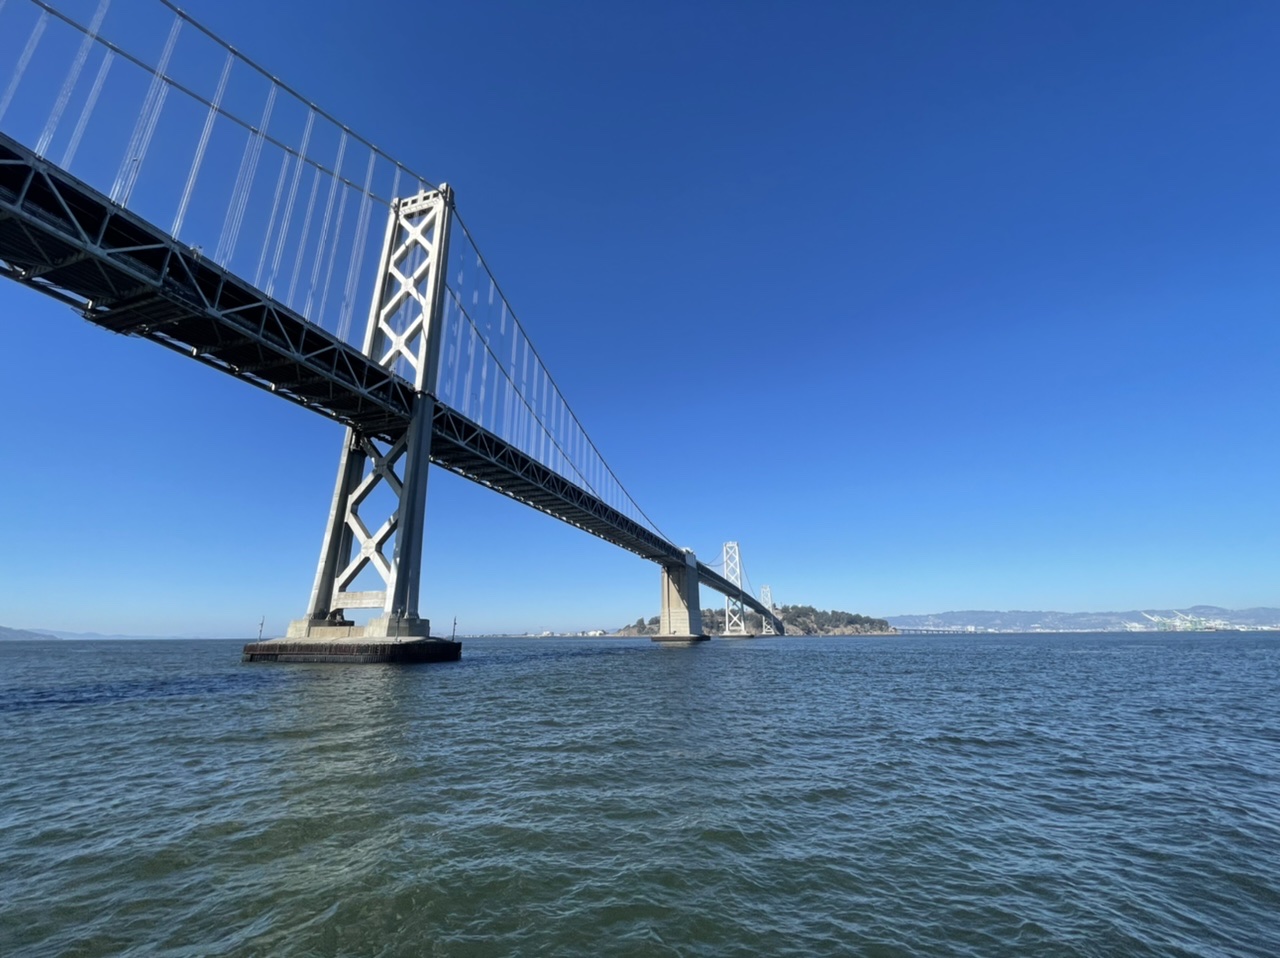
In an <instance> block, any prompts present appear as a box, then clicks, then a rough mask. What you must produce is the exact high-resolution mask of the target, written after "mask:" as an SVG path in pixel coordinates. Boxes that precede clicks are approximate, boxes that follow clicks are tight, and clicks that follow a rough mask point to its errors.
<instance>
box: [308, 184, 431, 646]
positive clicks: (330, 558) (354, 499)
mask: <svg viewBox="0 0 1280 958" xmlns="http://www.w3.org/2000/svg"><path fill="white" fill-rule="evenodd" d="M452 216H453V191H452V190H451V189H449V187H448V186H445V185H441V186H440V188H439V189H435V190H430V191H424V192H422V193H419V194H418V195H416V196H411V197H407V198H404V199H399V200H396V201H395V202H394V204H393V206H392V209H391V214H390V216H389V217H388V220H387V234H386V240H385V242H384V244H383V250H382V257H381V260H380V265H379V269H378V276H379V282H378V286H377V289H376V291H375V293H374V297H373V303H372V305H371V308H370V310H369V323H368V327H367V328H366V330H365V338H364V353H365V355H367V356H369V357H370V358H371V359H374V360H376V361H377V363H378V364H379V365H381V366H382V367H384V368H385V369H387V370H388V371H389V372H396V373H398V374H401V375H403V376H404V377H405V378H406V379H409V380H411V381H412V383H413V386H414V405H413V414H412V418H411V420H410V424H409V428H408V429H407V430H406V431H405V432H404V433H403V434H401V435H400V436H398V437H396V438H395V439H394V441H392V442H390V443H388V442H387V441H386V440H385V439H379V438H377V437H374V436H370V435H365V434H364V433H361V432H359V431H357V430H356V429H353V428H351V427H348V428H347V431H346V437H345V439H344V442H343V446H342V454H341V456H340V458H339V462H338V480H337V485H336V487H335V489H334V493H333V505H332V506H331V507H330V510H329V521H328V524H327V526H326V528H325V535H324V544H323V545H322V546H321V549H320V563H319V567H318V568H317V570H316V579H315V585H314V587H313V588H312V590H311V601H310V604H309V606H308V608H307V615H306V617H305V618H303V619H298V620H296V621H294V622H293V623H291V624H290V626H289V633H288V637H289V638H293V639H307V638H310V639H341V638H347V637H350V638H353V639H363V640H371V639H372V640H377V639H380V638H385V639H389V640H400V641H405V640H410V639H421V638H425V637H428V636H429V635H430V621H429V620H428V619H426V618H423V617H422V616H421V615H420V614H419V608H418V587H419V580H420V578H421V571H422V539H423V518H424V513H425V510H426V499H427V470H428V466H429V465H430V462H431V436H432V421H433V419H434V416H435V411H436V402H437V398H436V397H437V382H436V377H437V375H438V370H439V366H440V341H441V328H442V323H443V303H444V292H445V277H444V272H445V264H446V263H447V262H448V256H449V228H450V220H451V219H452ZM375 493H377V495H378V498H377V499H376V500H375V499H374V498H373V495H374V494H375ZM387 493H390V496H389V497H388V495H387ZM375 501H376V502H379V503H381V504H382V506H383V509H382V510H381V511H374V505H373V504H374V502H375ZM388 503H390V507H389V508H388V507H387V504H388ZM366 507H367V508H368V509H369V511H371V512H373V514H372V515H364V514H362V513H363V512H364V511H365V510H366ZM384 512H385V513H386V514H383V513H384ZM389 549H390V550H391V551H390V554H388V550H389ZM370 571H372V573H373V574H372V575H370ZM362 574H363V577H364V579H365V580H369V579H374V580H375V586H376V585H381V588H377V587H375V588H367V587H366V588H360V587H358V586H357V579H360V578H361V576H362ZM351 609H369V610H373V611H374V615H373V617H372V618H371V619H370V620H369V621H368V622H367V623H366V624H365V625H363V626H357V625H355V624H354V623H353V622H352V621H350V620H349V619H347V617H346V615H345V613H346V612H347V611H348V610H351Z"/></svg>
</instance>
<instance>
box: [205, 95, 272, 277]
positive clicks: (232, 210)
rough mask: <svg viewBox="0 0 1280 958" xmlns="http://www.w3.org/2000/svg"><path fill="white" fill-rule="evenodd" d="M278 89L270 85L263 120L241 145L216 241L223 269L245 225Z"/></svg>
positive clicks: (217, 257) (218, 259)
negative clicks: (220, 231) (229, 200)
mask: <svg viewBox="0 0 1280 958" xmlns="http://www.w3.org/2000/svg"><path fill="white" fill-rule="evenodd" d="M278 89H279V87H277V86H276V84H275V83H272V84H271V89H270V91H269V92H268V93H267V105H266V106H265V107H263V109H262V120H261V122H260V123H259V124H258V126H257V127H256V128H254V130H253V131H252V132H251V133H250V134H249V139H248V141H247V142H246V143H245V145H244V155H243V156H242V157H241V158H240V173H239V175H238V176H237V177H236V185H235V188H234V189H233V190H232V194H231V195H232V200H231V205H230V206H229V207H228V208H227V218H226V219H225V220H224V221H223V223H222V236H221V238H220V239H219V240H218V251H217V253H216V254H215V255H214V259H215V260H216V261H217V262H218V263H220V264H221V265H223V266H226V265H227V264H228V263H230V262H231V255H232V254H233V253H234V252H235V248H236V240H238V239H239V238H240V226H241V224H243V223H244V210H245V207H246V206H247V205H248V203H249V192H250V190H252V188H253V178H254V175H255V174H256V173H257V172H258V157H259V156H260V155H261V154H262V138H263V136H264V135H265V133H266V129H267V124H269V123H270V122H271V110H272V108H273V107H275V103H276V90H278Z"/></svg>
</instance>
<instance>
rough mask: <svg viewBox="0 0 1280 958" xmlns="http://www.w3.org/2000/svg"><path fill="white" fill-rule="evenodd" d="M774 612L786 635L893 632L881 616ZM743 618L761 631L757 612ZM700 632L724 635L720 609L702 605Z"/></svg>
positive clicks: (651, 628) (787, 608)
mask: <svg viewBox="0 0 1280 958" xmlns="http://www.w3.org/2000/svg"><path fill="white" fill-rule="evenodd" d="M777 611H778V618H780V619H781V620H782V624H783V625H784V626H785V627H786V630H787V635H867V634H874V633H884V632H892V631H893V629H892V628H891V627H890V626H889V623H888V622H886V621H885V620H884V619H874V618H872V617H870V616H866V615H859V614H858V613H856V612H839V611H835V610H832V611H823V610H821V609H815V608H814V607H813V606H811V605H784V606H780V607H779V608H778V610H777ZM744 619H745V621H746V626H747V631H748V632H750V633H752V634H753V635H762V634H763V633H764V625H763V623H762V622H761V619H760V615H759V614H758V613H755V612H747V613H746V615H745V616H744ZM658 622H659V619H658V616H656V615H655V616H653V617H652V618H650V619H648V620H646V619H644V618H643V617H641V618H639V619H636V621H635V622H633V623H632V624H631V625H628V626H626V627H625V628H621V629H619V630H618V631H617V632H616V633H615V634H616V635H657V634H658ZM702 631H703V632H705V633H707V634H708V635H722V634H724V609H722V608H704V609H703V610H702Z"/></svg>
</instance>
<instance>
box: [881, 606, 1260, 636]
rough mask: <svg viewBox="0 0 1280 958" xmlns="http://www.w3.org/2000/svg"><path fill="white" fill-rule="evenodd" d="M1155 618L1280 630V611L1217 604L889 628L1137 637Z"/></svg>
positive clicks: (986, 617)
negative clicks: (1127, 635) (1112, 634)
mask: <svg viewBox="0 0 1280 958" xmlns="http://www.w3.org/2000/svg"><path fill="white" fill-rule="evenodd" d="M1144 613H1145V614H1144ZM1148 616H1150V618H1148ZM1152 619H1157V620H1162V621H1163V622H1165V623H1170V624H1174V623H1188V622H1189V620H1194V621H1196V622H1198V623H1201V624H1203V625H1207V626H1213V627H1217V628H1234V629H1240V628H1244V629H1264V628H1280V609H1272V608H1258V609H1223V608H1221V607H1219V606H1216V605H1194V606H1191V607H1190V608H1186V609H1141V610H1139V609H1135V610H1133V611H1131V612H1029V611H1020V610H1016V609H1015V610H1013V611H1010V612H987V611H979V610H970V611H965V612H934V613H930V614H929V615H891V616H889V624H890V625H892V626H893V627H894V628H895V629H969V628H972V629H974V630H976V631H979V632H1133V631H1155V630H1158V629H1160V628H1161V625H1160V622H1153V621H1152ZM1166 627H1167V626H1166Z"/></svg>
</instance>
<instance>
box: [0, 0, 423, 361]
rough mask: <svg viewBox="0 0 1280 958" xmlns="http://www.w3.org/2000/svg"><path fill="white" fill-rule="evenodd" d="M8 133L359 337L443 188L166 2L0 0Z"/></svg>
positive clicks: (0, 98) (1, 113)
mask: <svg viewBox="0 0 1280 958" xmlns="http://www.w3.org/2000/svg"><path fill="white" fill-rule="evenodd" d="M0 128H3V129H4V131H5V132H6V133H8V134H9V135H10V136H12V137H13V138H15V139H17V140H18V141H20V142H22V143H25V144H26V145H27V146H28V147H30V148H32V149H33V150H34V151H35V152H36V153H37V154H39V155H41V156H43V157H44V158H46V159H47V160H49V161H50V162H52V163H55V164H57V165H58V166H60V167H61V168H62V169H64V170H67V171H68V172H70V173H72V174H73V175H75V176H77V177H79V178H80V179H81V180H83V181H85V182H86V183H88V184H89V185H90V186H92V187H94V188H95V189H97V190H99V191H100V192H103V193H105V194H107V195H108V196H109V197H110V198H111V199H112V200H114V201H115V202H117V203H119V204H120V205H121V206H124V207H127V208H128V209H129V210H131V211H132V212H134V213H136V214H138V215H139V216H142V217H143V218H144V219H146V220H148V221H149V222H151V223H154V224H155V225H157V226H159V227H161V228H163V229H165V230H167V231H168V232H169V233H170V234H171V235H172V236H174V237H175V238H176V239H178V240H180V241H181V242H183V243H184V244H186V245H188V246H189V247H191V248H193V249H196V250H198V251H199V252H200V254H201V255H202V256H204V257H206V258H208V259H211V260H213V261H214V262H216V263H217V264H218V265H220V266H223V267H225V268H227V269H229V270H231V271H232V272H234V273H236V274H237V275H239V276H240V277H242V278H244V279H246V280H248V281H249V282H251V283H252V284H253V285H254V286H255V287H257V288H258V289H260V290H261V291H263V292H264V293H266V294H267V295H268V296H270V297H271V298H273V299H275V300H276V301H278V302H281V303H284V304H285V305H286V306H289V307H290V308H292V309H294V310H295V311H296V312H298V313H300V314H301V315H303V316H305V317H306V318H307V319H308V320H310V321H311V322H313V323H315V324H317V325H319V326H322V327H324V328H325V329H327V330H328V331H329V332H331V333H333V334H335V335H337V336H338V337H339V338H341V339H343V340H346V341H348V342H353V343H356V344H359V342H360V341H361V339H362V337H363V334H364V326H365V318H366V315H367V309H368V303H369V301H370V298H371V296H372V294H373V289H374V284H375V281H376V277H375V274H376V272H377V266H378V245H379V240H380V239H381V235H382V229H383V226H384V224H385V220H386V215H387V210H388V207H389V204H390V201H391V199H392V198H393V197H395V196H400V195H408V194H411V193H415V192H417V191H418V190H420V189H423V188H424V187H427V186H429V185H430V184H429V183H428V181H427V180H426V179H425V178H424V177H422V176H421V175H419V174H416V173H414V172H412V171H411V170H409V169H408V168H407V167H405V166H404V165H403V164H401V163H399V162H397V161H396V160H395V159H393V158H392V157H391V156H389V155H388V154H387V153H385V152H384V151H382V150H380V149H378V148H377V147H376V146H374V145H373V144H372V143H370V142H369V141H368V140H366V139H364V138H363V137H361V136H360V135H358V134H357V133H355V132H354V131H352V130H351V129H349V128H348V127H346V126H344V125H343V124H342V123H340V122H339V121H338V120H336V119H335V118H334V117H333V116H331V115H330V114H328V113H327V112H325V111H324V110H323V109H321V108H320V107H318V106H316V105H315V104H313V103H311V102H310V101H308V100H307V99H306V98H305V97H303V96H301V95H300V94H299V93H298V92H297V91H295V90H294V89H292V88H291V87H289V86H288V85H286V84H285V83H283V82H281V81H280V80H279V79H277V78H275V77H273V76H272V75H271V74H270V73H269V72H268V71H267V70H265V69H264V68H262V67H260V66H259V65H258V64H257V63H255V62H254V61H253V60H251V59H249V58H248V57H247V56H245V55H244V54H242V53H240V52H239V51H237V50H235V49H233V48H232V47H231V46H230V45H229V44H228V43H226V42H225V41H223V40H222V39H220V38H219V37H217V36H215V35H214V34H213V33H211V32H210V31H208V30H207V29H205V28H204V27H203V26H201V25H200V24H199V23H197V22H195V21H194V20H192V19H191V18H190V17H188V16H187V15H186V14H185V13H183V12H181V11H180V10H179V9H178V8H177V7H176V6H174V5H173V4H172V3H170V2H169V0H146V2H139V0H132V2H131V0H58V2H57V3H56V4H54V3H49V2H45V0H0Z"/></svg>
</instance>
